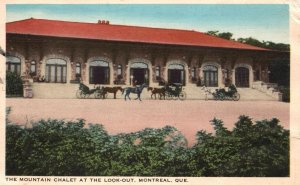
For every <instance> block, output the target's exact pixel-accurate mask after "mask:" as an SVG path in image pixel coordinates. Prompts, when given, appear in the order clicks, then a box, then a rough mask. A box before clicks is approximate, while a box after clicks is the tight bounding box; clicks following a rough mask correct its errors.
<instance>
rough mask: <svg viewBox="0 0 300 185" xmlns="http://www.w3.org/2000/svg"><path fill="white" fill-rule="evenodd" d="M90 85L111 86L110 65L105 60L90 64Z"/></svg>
mask: <svg viewBox="0 0 300 185" xmlns="http://www.w3.org/2000/svg"><path fill="white" fill-rule="evenodd" d="M89 82H90V84H109V65H108V62H106V61H103V60H94V61H92V62H90V75H89Z"/></svg>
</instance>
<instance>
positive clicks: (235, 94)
mask: <svg viewBox="0 0 300 185" xmlns="http://www.w3.org/2000/svg"><path fill="white" fill-rule="evenodd" d="M232 99H233V100H234V101H238V100H239V99H240V94H239V93H234V94H233V96H232Z"/></svg>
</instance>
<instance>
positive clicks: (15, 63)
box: [6, 56, 21, 75]
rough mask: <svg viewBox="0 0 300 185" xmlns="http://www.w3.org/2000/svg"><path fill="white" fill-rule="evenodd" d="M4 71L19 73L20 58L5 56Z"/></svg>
mask: <svg viewBox="0 0 300 185" xmlns="http://www.w3.org/2000/svg"><path fill="white" fill-rule="evenodd" d="M6 71H10V72H14V73H17V74H19V75H20V74H21V59H20V58H18V57H14V56H7V57H6Z"/></svg>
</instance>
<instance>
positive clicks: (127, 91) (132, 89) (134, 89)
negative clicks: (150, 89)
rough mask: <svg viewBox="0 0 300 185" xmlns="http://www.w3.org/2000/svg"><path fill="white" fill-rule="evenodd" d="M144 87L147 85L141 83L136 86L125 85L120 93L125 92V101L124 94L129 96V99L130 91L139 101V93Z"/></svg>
mask: <svg viewBox="0 0 300 185" xmlns="http://www.w3.org/2000/svg"><path fill="white" fill-rule="evenodd" d="M145 87H147V85H146V84H142V85H141V86H137V87H127V88H125V89H124V90H123V93H122V94H124V92H125V101H126V96H127V97H128V98H129V100H131V99H130V97H129V94H130V93H134V94H137V98H136V100H137V99H139V100H140V101H142V100H141V93H142V91H143V89H144V88H145Z"/></svg>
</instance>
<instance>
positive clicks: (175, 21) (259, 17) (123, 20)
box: [6, 4, 289, 43]
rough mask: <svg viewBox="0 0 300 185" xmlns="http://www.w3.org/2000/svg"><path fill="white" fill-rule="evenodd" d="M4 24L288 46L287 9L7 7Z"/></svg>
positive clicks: (256, 6)
mask: <svg viewBox="0 0 300 185" xmlns="http://www.w3.org/2000/svg"><path fill="white" fill-rule="evenodd" d="M6 8H7V10H6V17H7V22H11V21H16V20H22V19H28V18H30V17H33V18H40V19H51V20H66V21H76V22H92V23H96V22H97V21H98V20H99V19H101V20H102V19H105V20H109V21H110V23H111V24H121V25H134V26H147V27H159V28H175V29H185V30H195V31H200V32H206V31H210V30H219V31H220V32H231V33H233V37H234V38H239V37H244V38H245V37H253V38H256V39H258V40H260V41H263V40H264V41H272V42H277V43H279V42H280V43H289V7H288V5H284V4H280V5H279V4H278V5H276V4H268V5H261V4H260V5H254V4H248V5H246V4H241V5H228V4H227V5H220V4H219V5H204V4H202V5H201V4H176V5H169V4H168V5H167V4H165V5H163V4H159V5H155V4H153V5H146V4H145V5H142V4H139V5H134V4H129V5H118V4H90V5H86V4H85V5H81V4H77V5H73V4H72V5H61V4H60V5H46V4H40V5H32V4H31V5H29V4H27V5H22V4H19V5H7V6H6Z"/></svg>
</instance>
